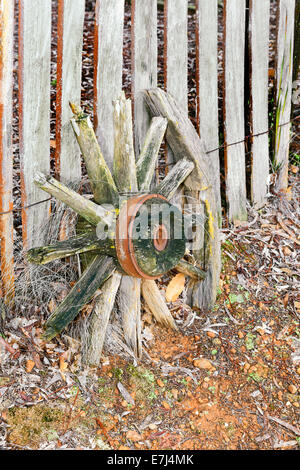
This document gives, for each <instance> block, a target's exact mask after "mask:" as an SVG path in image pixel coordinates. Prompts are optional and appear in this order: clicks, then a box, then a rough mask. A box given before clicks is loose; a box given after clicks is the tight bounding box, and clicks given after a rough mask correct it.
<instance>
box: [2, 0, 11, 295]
mask: <svg viewBox="0 0 300 470" xmlns="http://www.w3.org/2000/svg"><path fill="white" fill-rule="evenodd" d="M13 33H14V2H12V1H11V0H2V1H1V2H0V212H6V211H11V210H12V208H13V200H12V188H13V149H12V93H13ZM0 241H1V245H0V249H1V281H2V283H1V284H2V294H3V296H4V299H5V301H6V302H9V301H10V300H11V299H12V297H13V289H14V263H13V214H12V212H9V213H7V214H0Z"/></svg>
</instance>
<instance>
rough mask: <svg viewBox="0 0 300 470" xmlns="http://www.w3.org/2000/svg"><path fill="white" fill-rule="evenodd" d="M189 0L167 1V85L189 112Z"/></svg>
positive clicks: (181, 105) (167, 88) (169, 91)
mask: <svg viewBox="0 0 300 470" xmlns="http://www.w3.org/2000/svg"><path fill="white" fill-rule="evenodd" d="M187 13H188V1H187V0H167V1H165V87H166V90H167V92H168V93H170V94H171V95H173V96H174V98H176V101H177V102H178V104H179V106H180V107H181V108H182V110H183V111H185V112H186V113H187V111H188V106H187V92H188V87H187V59H188V36H187Z"/></svg>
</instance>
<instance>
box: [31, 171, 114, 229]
mask: <svg viewBox="0 0 300 470" xmlns="http://www.w3.org/2000/svg"><path fill="white" fill-rule="evenodd" d="M33 181H34V183H35V184H36V185H37V186H38V187H39V188H41V189H42V190H43V191H46V193H48V194H50V195H51V196H53V197H55V198H56V199H58V200H59V201H61V202H63V203H64V204H67V205H68V206H69V207H71V209H73V210H74V211H75V212H77V214H79V215H81V216H82V217H84V218H85V219H86V220H87V221H88V222H90V223H91V224H93V225H95V226H97V225H98V224H102V225H104V226H105V225H111V223H112V222H113V219H114V217H115V211H114V210H112V209H111V206H110V207H109V208H107V207H103V206H101V205H100V204H95V203H94V202H93V201H91V200H89V199H87V198H85V197H83V196H81V195H80V194H78V193H76V192H75V191H73V190H72V189H70V188H68V187H67V186H65V185H64V184H63V183H61V182H60V181H57V180H56V179H55V178H52V177H51V176H46V175H44V174H43V173H41V172H38V173H36V174H35V176H34V180H33Z"/></svg>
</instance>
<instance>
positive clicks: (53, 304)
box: [48, 299, 56, 313]
mask: <svg viewBox="0 0 300 470" xmlns="http://www.w3.org/2000/svg"><path fill="white" fill-rule="evenodd" d="M55 308H56V302H55V300H54V299H51V300H50V302H49V303H48V309H49V312H50V313H52V312H53V311H54V310H55Z"/></svg>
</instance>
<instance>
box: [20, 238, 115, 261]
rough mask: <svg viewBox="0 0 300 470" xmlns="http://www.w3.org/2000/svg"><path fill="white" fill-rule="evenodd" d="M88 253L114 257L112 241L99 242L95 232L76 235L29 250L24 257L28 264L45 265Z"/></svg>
mask: <svg viewBox="0 0 300 470" xmlns="http://www.w3.org/2000/svg"><path fill="white" fill-rule="evenodd" d="M90 251H93V252H95V253H97V254H100V253H101V254H106V255H109V256H114V257H116V250H115V245H114V241H113V240H109V239H105V240H99V238H98V236H97V234H96V233H95V232H92V233H85V234H84V235H77V236H75V237H71V238H69V239H68V240H64V241H61V242H57V243H54V244H52V245H48V246H40V247H36V248H31V249H30V250H28V252H27V254H26V257H27V259H28V261H29V262H30V263H35V264H47V263H49V262H50V261H53V260H55V259H60V258H67V257H69V256H74V255H77V254H80V253H86V252H90Z"/></svg>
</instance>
